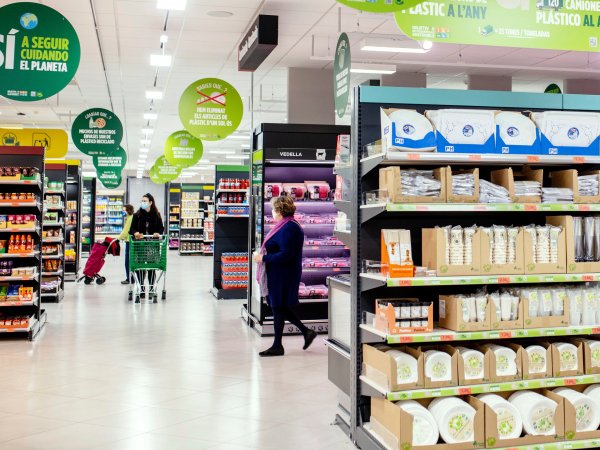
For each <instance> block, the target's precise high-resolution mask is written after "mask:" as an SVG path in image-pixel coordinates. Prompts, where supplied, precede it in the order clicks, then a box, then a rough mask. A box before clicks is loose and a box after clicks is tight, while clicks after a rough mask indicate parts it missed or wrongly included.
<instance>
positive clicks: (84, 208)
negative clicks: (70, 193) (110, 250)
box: [81, 178, 97, 255]
mask: <svg viewBox="0 0 600 450" xmlns="http://www.w3.org/2000/svg"><path fill="white" fill-rule="evenodd" d="M96 182H97V180H96V178H84V179H83V199H82V203H81V253H82V254H84V255H89V253H90V251H91V250H92V245H94V240H95V238H96V236H95V231H96Z"/></svg>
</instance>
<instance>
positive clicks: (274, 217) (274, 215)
mask: <svg viewBox="0 0 600 450" xmlns="http://www.w3.org/2000/svg"><path fill="white" fill-rule="evenodd" d="M271 214H272V215H273V219H277V213H276V212H275V210H273V211H271Z"/></svg>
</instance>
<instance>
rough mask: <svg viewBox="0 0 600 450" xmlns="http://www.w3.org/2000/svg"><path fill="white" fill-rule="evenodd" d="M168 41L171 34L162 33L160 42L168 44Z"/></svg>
mask: <svg viewBox="0 0 600 450" xmlns="http://www.w3.org/2000/svg"><path fill="white" fill-rule="evenodd" d="M167 42H169V36H167V35H166V34H161V35H160V43H161V44H166V43H167Z"/></svg>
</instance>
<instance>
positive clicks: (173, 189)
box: [168, 183, 181, 250]
mask: <svg viewBox="0 0 600 450" xmlns="http://www.w3.org/2000/svg"><path fill="white" fill-rule="evenodd" d="M180 219H181V185H180V184H179V183H171V184H170V185H169V222H168V229H169V250H179V245H180V240H179V225H180Z"/></svg>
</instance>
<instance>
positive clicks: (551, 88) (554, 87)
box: [544, 83, 562, 94]
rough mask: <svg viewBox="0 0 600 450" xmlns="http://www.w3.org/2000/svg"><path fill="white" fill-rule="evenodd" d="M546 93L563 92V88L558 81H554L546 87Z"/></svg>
mask: <svg viewBox="0 0 600 450" xmlns="http://www.w3.org/2000/svg"><path fill="white" fill-rule="evenodd" d="M544 94H562V90H561V89H560V87H559V86H558V84H556V83H552V84H550V85H548V87H546V89H544Z"/></svg>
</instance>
